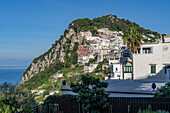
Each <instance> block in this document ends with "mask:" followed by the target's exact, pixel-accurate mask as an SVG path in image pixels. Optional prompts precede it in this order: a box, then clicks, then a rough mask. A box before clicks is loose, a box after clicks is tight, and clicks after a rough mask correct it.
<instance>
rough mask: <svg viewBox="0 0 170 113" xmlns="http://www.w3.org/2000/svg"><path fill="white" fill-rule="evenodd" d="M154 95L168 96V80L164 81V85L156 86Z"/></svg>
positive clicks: (169, 90) (169, 95) (169, 88)
mask: <svg viewBox="0 0 170 113" xmlns="http://www.w3.org/2000/svg"><path fill="white" fill-rule="evenodd" d="M155 97H170V82H168V83H166V84H165V86H163V87H161V88H158V89H157V92H156V93H155Z"/></svg>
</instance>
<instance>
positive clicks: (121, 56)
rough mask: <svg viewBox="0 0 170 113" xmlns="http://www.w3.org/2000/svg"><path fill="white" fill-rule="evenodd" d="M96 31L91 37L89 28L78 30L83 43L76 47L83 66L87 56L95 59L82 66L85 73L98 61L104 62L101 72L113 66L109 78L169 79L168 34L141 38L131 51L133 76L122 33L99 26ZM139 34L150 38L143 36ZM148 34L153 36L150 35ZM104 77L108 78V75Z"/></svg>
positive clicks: (169, 41)
mask: <svg viewBox="0 0 170 113" xmlns="http://www.w3.org/2000/svg"><path fill="white" fill-rule="evenodd" d="M98 32H99V36H92V33H91V32H89V31H87V32H80V34H81V36H83V37H84V40H86V41H85V42H86V43H85V44H84V45H83V44H82V45H80V46H79V49H78V51H77V53H78V62H79V63H80V64H82V65H85V64H87V63H88V62H89V60H90V59H96V62H93V63H91V64H89V65H88V66H87V65H85V66H84V72H85V73H91V72H93V71H94V69H95V68H96V67H97V65H98V64H99V62H104V64H103V65H102V70H101V72H102V71H103V70H104V69H108V67H112V69H111V71H110V78H111V79H129V80H130V79H134V80H139V79H150V80H159V81H168V80H170V57H169V54H170V49H169V48H170V35H168V36H165V37H164V38H162V37H161V38H160V39H157V40H156V41H154V42H149V43H148V42H147V43H146V42H144V41H142V45H141V46H140V47H138V48H137V51H136V52H135V53H134V54H133V60H134V62H133V72H134V75H133V76H132V58H131V52H130V50H129V49H128V48H127V47H126V44H125V43H124V41H123V37H122V36H123V32H121V31H119V32H117V31H110V30H108V29H107V28H101V29H98ZM142 36H143V38H144V39H147V40H151V38H148V37H147V36H145V35H142ZM149 36H150V37H154V35H153V34H149ZM87 42H88V43H87ZM103 76H104V77H105V79H108V75H103Z"/></svg>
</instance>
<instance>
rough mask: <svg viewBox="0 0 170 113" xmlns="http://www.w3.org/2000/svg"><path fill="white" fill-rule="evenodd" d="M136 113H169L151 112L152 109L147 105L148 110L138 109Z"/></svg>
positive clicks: (162, 112)
mask: <svg viewBox="0 0 170 113" xmlns="http://www.w3.org/2000/svg"><path fill="white" fill-rule="evenodd" d="M138 113H169V112H167V111H165V110H157V111H152V107H151V106H150V105H149V106H148V109H146V110H141V109H139V111H138Z"/></svg>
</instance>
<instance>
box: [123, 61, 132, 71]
mask: <svg viewBox="0 0 170 113" xmlns="http://www.w3.org/2000/svg"><path fill="white" fill-rule="evenodd" d="M124 72H125V73H132V64H131V63H130V62H126V63H125V66H124Z"/></svg>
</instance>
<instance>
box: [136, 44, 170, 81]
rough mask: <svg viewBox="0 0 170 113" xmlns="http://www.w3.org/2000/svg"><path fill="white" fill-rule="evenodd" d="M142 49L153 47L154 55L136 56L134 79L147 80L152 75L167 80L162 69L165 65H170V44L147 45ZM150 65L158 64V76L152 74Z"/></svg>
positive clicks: (141, 54) (142, 54)
mask: <svg viewBox="0 0 170 113" xmlns="http://www.w3.org/2000/svg"><path fill="white" fill-rule="evenodd" d="M142 47H152V53H148V54H144V53H140V54H134V57H133V58H134V62H133V64H134V79H145V78H148V76H152V75H159V76H160V75H161V76H162V79H163V78H166V75H165V74H164V70H162V69H163V67H164V65H163V64H164V63H170V43H159V44H146V45H142V46H141V48H142ZM167 48H168V49H167ZM150 64H156V74H151V69H150V67H151V65H150Z"/></svg>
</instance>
